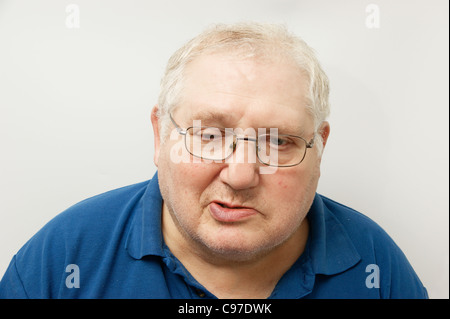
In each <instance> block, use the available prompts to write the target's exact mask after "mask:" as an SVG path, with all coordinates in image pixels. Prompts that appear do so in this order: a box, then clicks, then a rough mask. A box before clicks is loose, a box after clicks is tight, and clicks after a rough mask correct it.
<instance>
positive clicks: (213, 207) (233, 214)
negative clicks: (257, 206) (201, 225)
mask: <svg viewBox="0 0 450 319" xmlns="http://www.w3.org/2000/svg"><path fill="white" fill-rule="evenodd" d="M209 211H210V213H211V216H212V217H213V218H214V219H215V220H217V221H219V222H225V223H231V222H237V221H242V220H244V219H246V218H249V217H251V216H253V215H256V214H257V211H256V210H254V209H251V208H226V207H222V206H220V205H219V204H217V203H211V204H210V205H209Z"/></svg>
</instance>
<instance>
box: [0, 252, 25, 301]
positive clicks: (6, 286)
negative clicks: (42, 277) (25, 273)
mask: <svg viewBox="0 0 450 319" xmlns="http://www.w3.org/2000/svg"><path fill="white" fill-rule="evenodd" d="M0 299H28V295H27V292H26V291H25V288H24V286H23V283H22V279H21V278H20V275H19V272H18V271H17V268H16V256H14V257H13V259H12V260H11V263H10V264H9V267H8V269H7V270H6V272H5V274H4V275H3V278H2V280H1V281H0Z"/></svg>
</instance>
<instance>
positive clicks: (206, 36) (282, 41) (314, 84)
mask: <svg viewBox="0 0 450 319" xmlns="http://www.w3.org/2000/svg"><path fill="white" fill-rule="evenodd" d="M219 52H224V53H229V54H236V55H237V56H239V57H242V58H259V59H267V60H269V61H270V60H271V59H274V58H280V57H284V58H288V59H291V60H293V61H294V63H296V65H298V67H299V68H300V70H301V71H302V72H303V73H304V75H305V76H306V78H307V80H308V85H309V92H308V95H307V97H306V98H307V99H306V100H307V105H306V107H307V110H308V112H309V113H310V115H311V116H312V119H313V121H314V129H315V133H316V145H317V149H318V153H319V154H321V153H322V146H323V145H322V137H321V135H320V132H318V130H319V128H320V125H321V124H322V123H323V121H325V119H326V118H327V117H328V115H329V113H330V107H329V100H328V98H329V82H328V77H327V76H326V74H325V72H324V71H323V70H322V68H321V66H320V64H319V61H318V60H317V58H316V55H315V53H314V51H313V49H312V48H310V47H309V46H308V45H307V44H306V43H305V42H304V41H303V40H302V39H300V38H299V37H297V36H295V35H293V34H291V33H289V32H288V31H287V29H286V27H284V26H283V25H274V24H261V23H254V22H250V23H237V24H230V25H226V24H216V25H213V26H211V27H209V28H207V29H206V30H205V31H204V32H202V33H201V34H199V35H198V36H196V37H195V38H193V39H191V40H190V41H188V42H187V43H186V44H185V45H183V46H182V47H181V48H180V49H178V50H177V51H176V52H175V53H174V54H173V55H172V56H171V57H170V59H169V61H168V63H167V67H166V70H165V73H164V75H163V77H162V79H161V86H160V94H159V98H158V113H157V116H158V118H159V123H160V129H161V134H160V136H161V140H162V141H163V140H164V138H165V137H166V136H167V133H168V128H169V125H170V120H169V112H172V111H173V110H174V108H175V107H177V106H178V105H179V104H180V102H181V100H182V89H183V82H184V81H186V79H185V77H184V71H185V69H186V66H187V65H188V64H189V63H190V62H191V61H192V60H194V59H195V58H196V57H198V56H200V55H202V54H208V53H210V54H211V53H219ZM317 133H319V134H317Z"/></svg>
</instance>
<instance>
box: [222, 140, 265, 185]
mask: <svg viewBox="0 0 450 319" xmlns="http://www.w3.org/2000/svg"><path fill="white" fill-rule="evenodd" d="M246 144H247V145H248V147H247V148H248V151H247V152H246V151H245V147H244V146H245V145H246ZM255 146H256V145H255V143H244V142H241V143H237V147H236V150H235V152H234V154H233V156H231V157H230V158H229V159H227V161H226V165H225V166H224V167H223V169H222V171H221V172H220V178H221V179H222V181H223V182H224V183H226V184H228V185H229V186H230V187H231V188H233V189H235V190H243V189H247V188H253V187H255V186H257V185H258V183H259V161H258V160H257V159H256V149H255Z"/></svg>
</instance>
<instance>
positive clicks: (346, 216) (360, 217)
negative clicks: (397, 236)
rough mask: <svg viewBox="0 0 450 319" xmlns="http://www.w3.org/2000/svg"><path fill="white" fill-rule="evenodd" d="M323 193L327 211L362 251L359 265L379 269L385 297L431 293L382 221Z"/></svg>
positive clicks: (382, 292) (415, 296) (418, 296)
mask: <svg viewBox="0 0 450 319" xmlns="http://www.w3.org/2000/svg"><path fill="white" fill-rule="evenodd" d="M320 197H321V199H322V201H323V205H324V209H325V210H326V211H327V214H328V215H329V216H332V217H331V218H336V219H337V220H338V221H339V223H340V224H341V225H342V226H343V228H344V229H345V232H346V233H347V235H348V236H349V238H350V240H351V241H352V243H353V245H354V246H355V248H356V250H357V251H358V253H359V254H360V256H361V262H360V265H359V267H364V268H365V269H366V272H369V271H370V269H374V267H376V269H379V271H380V277H381V283H382V284H383V286H382V287H380V295H381V296H382V297H383V298H423V297H427V292H426V289H425V288H424V287H423V285H422V283H421V281H420V280H419V278H418V276H417V274H416V273H415V271H414V269H413V267H412V266H411V264H410V263H409V261H408V259H407V257H406V256H405V254H404V253H403V251H402V250H401V249H400V247H399V246H398V245H397V244H396V243H395V242H394V240H393V239H392V238H391V237H390V236H389V235H388V234H387V233H386V231H385V230H384V229H383V228H382V227H381V226H380V225H378V224H377V223H376V222H375V221H373V220H372V219H370V218H369V217H367V216H366V215H364V214H362V213H360V212H358V211H356V210H354V209H352V208H350V207H348V206H345V205H343V204H341V203H338V202H336V201H334V200H332V199H329V198H327V197H325V196H322V195H320ZM368 269H369V270H368Z"/></svg>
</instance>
